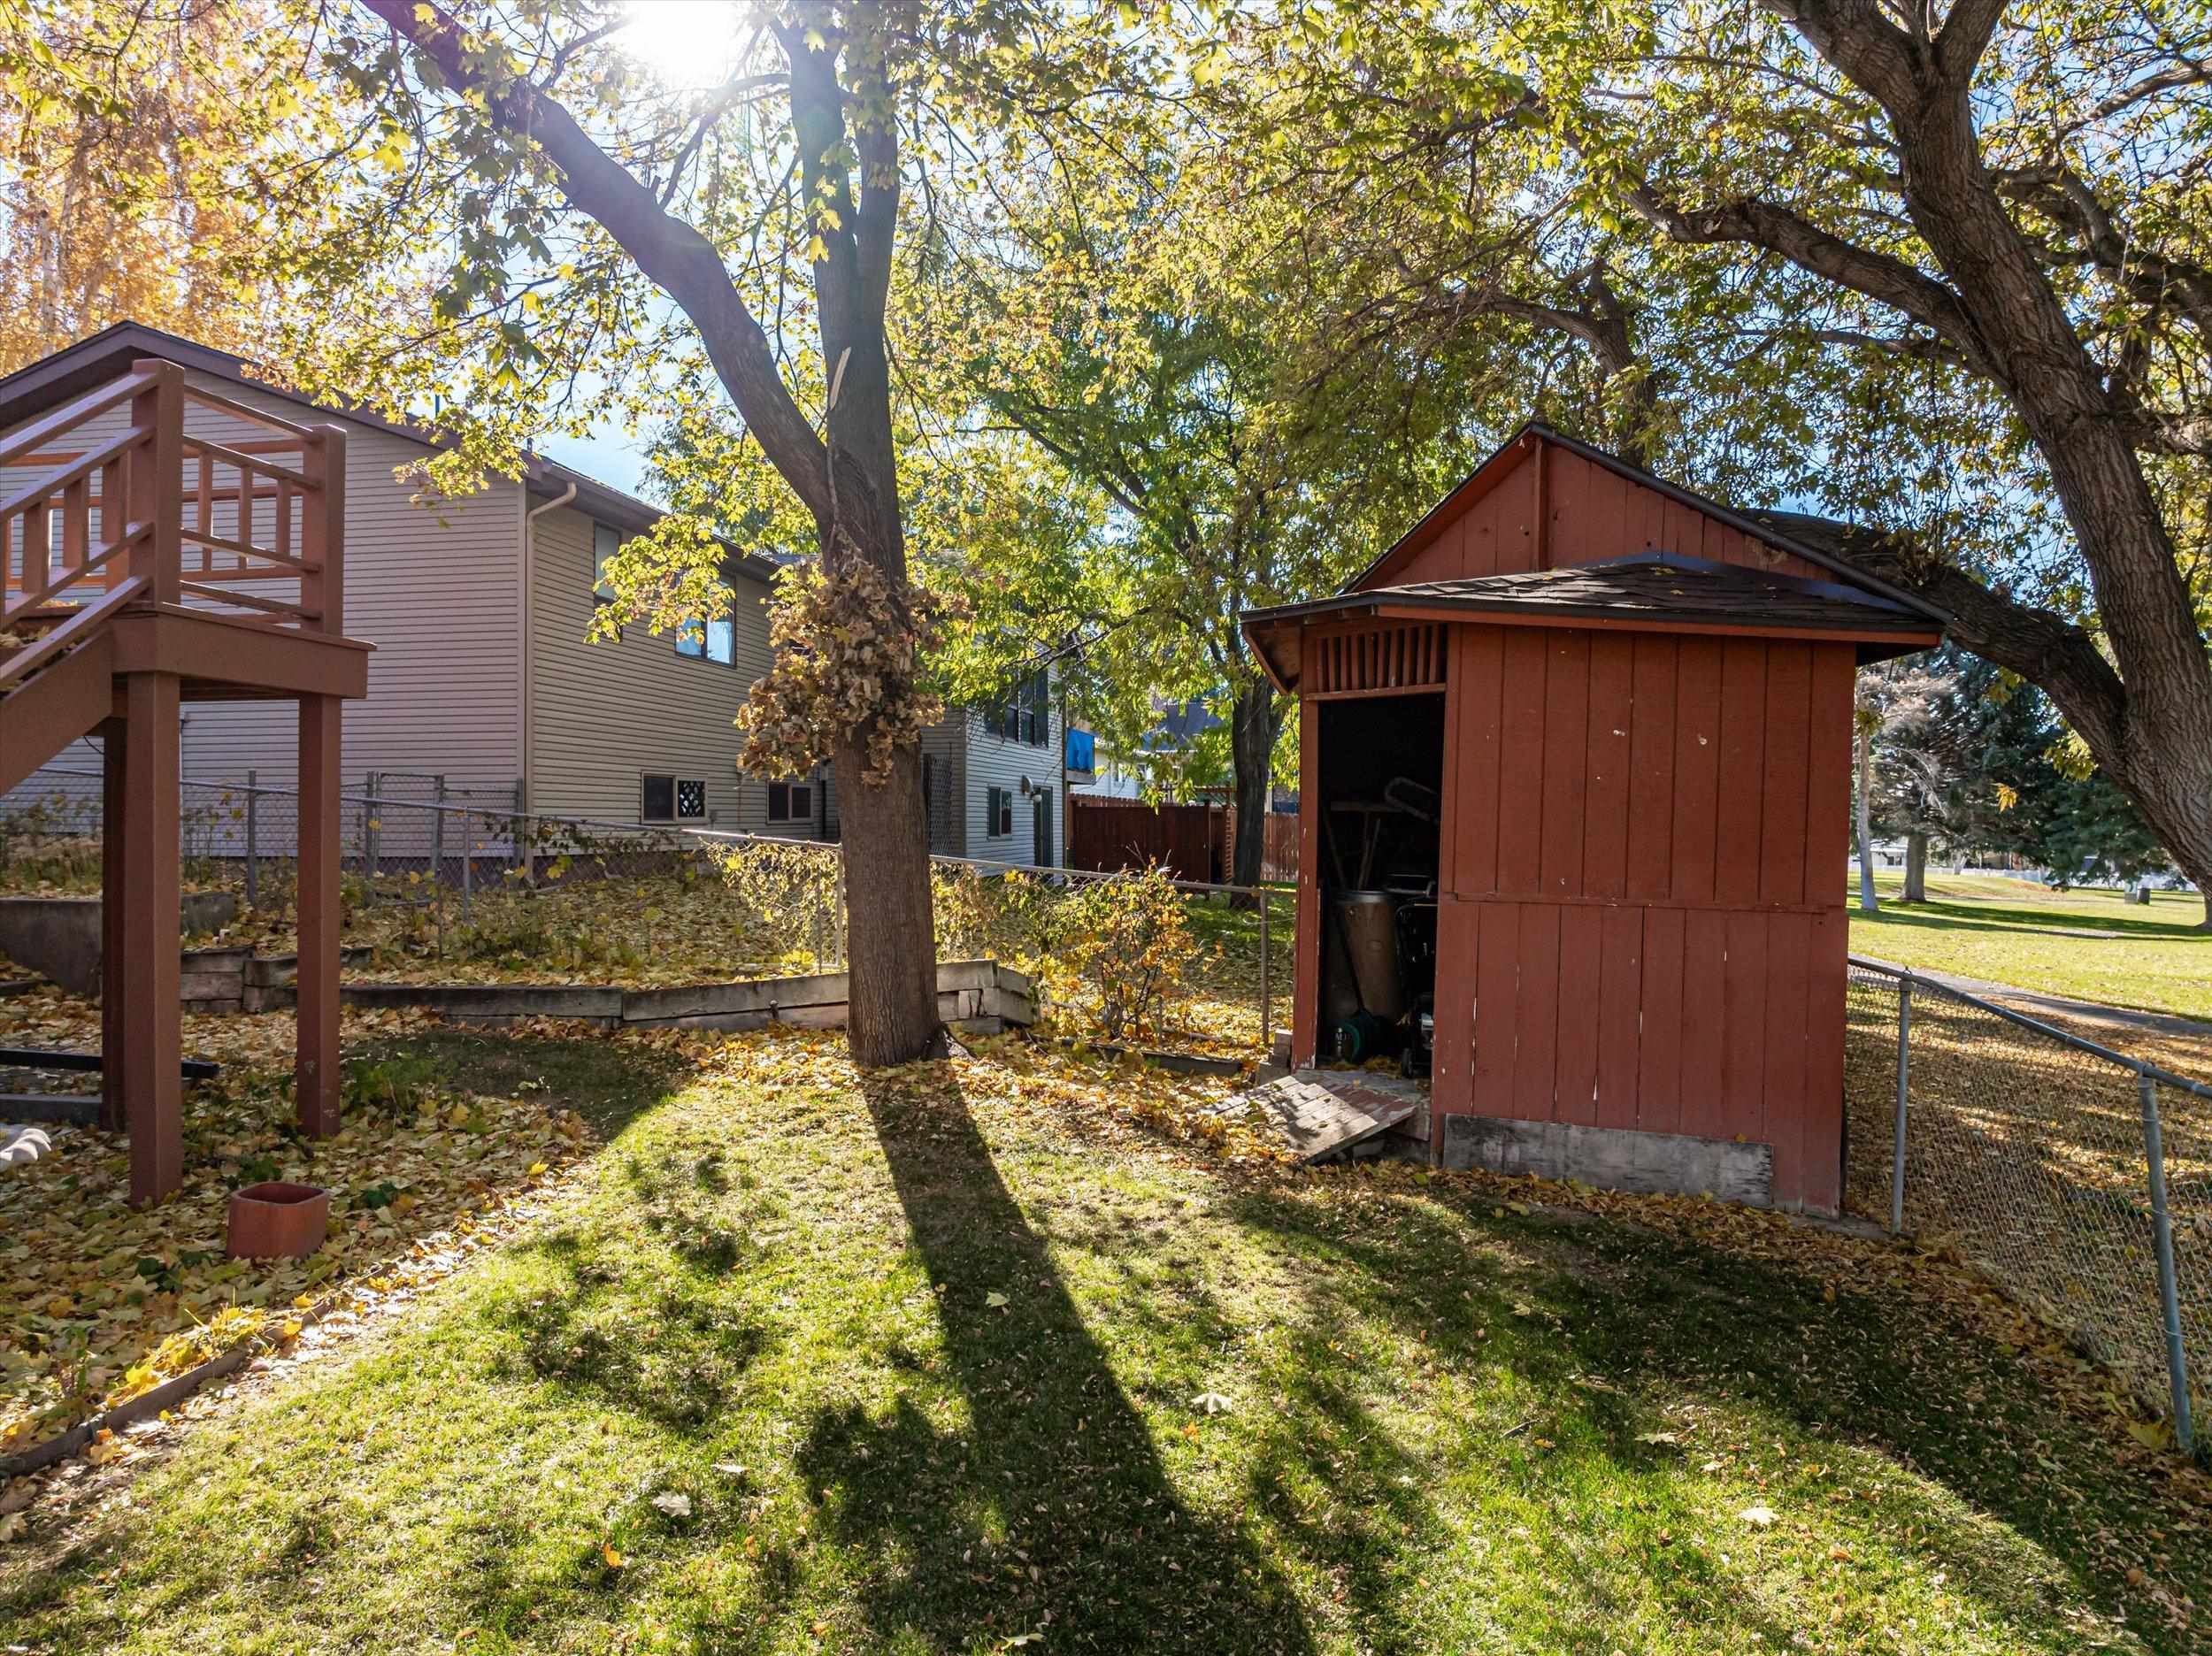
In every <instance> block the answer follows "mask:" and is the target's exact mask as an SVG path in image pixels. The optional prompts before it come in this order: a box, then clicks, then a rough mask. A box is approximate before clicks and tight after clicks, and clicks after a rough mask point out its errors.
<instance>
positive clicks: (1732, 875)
mask: <svg viewBox="0 0 2212 1656" xmlns="http://www.w3.org/2000/svg"><path fill="white" fill-rule="evenodd" d="M1554 480H1555V482H1557V481H1559V480H1560V479H1554ZM1563 513H1564V515H1563V516H1562V517H1560V518H1559V519H1558V522H1559V523H1560V525H1563V526H1565V525H1573V524H1575V523H1577V522H1578V521H1580V519H1578V517H1576V516H1575V515H1574V513H1573V512H1572V511H1571V510H1566V509H1564V508H1563ZM1454 632H1455V637H1454V639H1453V640H1452V644H1451V648H1452V651H1453V660H1452V666H1451V672H1450V676H1449V681H1448V683H1449V688H1448V693H1447V694H1448V698H1449V699H1448V701H1447V704H1446V708H1447V712H1446V724H1447V731H1448V743H1449V746H1450V749H1451V750H1450V752H1449V753H1448V755H1446V761H1445V763H1446V778H1447V786H1448V801H1449V803H1448V807H1447V812H1448V821H1447V824H1446V828H1445V831H1444V832H1446V834H1447V835H1448V841H1449V843H1448V847H1446V850H1445V854H1444V874H1443V889H1444V892H1445V898H1444V901H1443V904H1442V908H1441V911H1440V920H1439V933H1438V985H1437V1005H1438V1008H1439V1018H1438V1037H1437V1039H1438V1051H1437V1066H1438V1081H1437V1091H1436V1094H1435V1104H1436V1108H1437V1109H1438V1111H1439V1112H1440V1113H1451V1112H1455V1111H1472V1112H1474V1113H1477V1114H1483V1115H1512V1116H1518V1117H1527V1118H1535V1119H1543V1120H1557V1121H1562V1122H1575V1123H1594V1124H1596V1125H1601V1126H1607V1127H1633V1128H1640V1129H1642V1130H1644V1131H1654V1132H1681V1133H1692V1134H1697V1135H1700V1136H1703V1137H1708V1138H1744V1139H1747V1140H1755V1141H1763V1142H1766V1143H1769V1144H1770V1145H1772V1146H1773V1147H1774V1153H1775V1162H1774V1166H1775V1184H1774V1194H1775V1198H1776V1200H1778V1201H1783V1202H1788V1203H1802V1204H1804V1205H1807V1206H1810V1207H1833V1206H1834V1203H1835V1179H1836V1169H1835V1167H1834V1165H1833V1163H1834V1157H1835V1154H1836V1146H1837V1144H1838V1142H1839V1133H1840V1120H1841V1116H1840V1109H1841V1088H1842V1068H1841V1066H1842V1027H1841V1017H1842V988H1841V985H1842V972H1843V942H1842V939H1843V938H1844V936H1845V935H1846V923H1845V920H1844V917H1843V916H1842V914H1841V911H1840V901H1841V896H1842V882H1841V878H1840V870H1841V866H1842V861H1841V860H1842V843H1843V826H1844V823H1845V818H1846V815H1847V801H1848V791H1849V775H1848V756H1849V755H1848V747H1849V717H1850V692H1851V677H1852V671H1853V669H1852V661H1853V652H1852V649H1851V647H1850V646H1848V645H1844V644H1801V643H1794V642H1790V641H1787V640H1782V641H1778V642H1775V643H1772V644H1769V643H1767V642H1765V641H1763V640H1726V641H1725V642H1724V641H1722V640H1716V639H1711V638H1705V637H1698V636H1686V637H1681V638H1675V637H1668V636H1662V635H1653V634H1644V635H1632V634H1626V633H1607V632H1602V631H1595V630H1591V629H1581V628H1556V629H1548V628H1533V627H1518V626H1516V627H1500V626H1485V625H1480V624H1472V623H1471V624H1464V625H1458V626H1456V627H1455V628H1454ZM1461 1001H1463V1002H1465V1003H1466V1004H1468V1005H1469V1006H1471V1008H1472V1009H1473V1012H1474V1020H1473V1027H1472V1029H1471V1031H1468V1030H1466V1029H1463V1028H1455V1023H1456V1022H1457V1020H1456V1019H1455V1018H1454V1017H1453V1016H1450V1014H1451V1010H1452V1008H1453V1007H1454V1006H1455V1003H1457V1002H1461Z"/></svg>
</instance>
